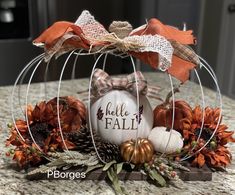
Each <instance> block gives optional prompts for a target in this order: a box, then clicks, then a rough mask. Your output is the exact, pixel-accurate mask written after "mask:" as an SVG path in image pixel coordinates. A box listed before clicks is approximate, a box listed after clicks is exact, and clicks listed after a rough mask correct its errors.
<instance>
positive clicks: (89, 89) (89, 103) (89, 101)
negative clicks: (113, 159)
mask: <svg viewBox="0 0 235 195" xmlns="http://www.w3.org/2000/svg"><path fill="white" fill-rule="evenodd" d="M103 55H104V53H101V54H100V55H99V56H98V58H97V59H96V61H95V63H94V65H93V68H92V71H91V76H90V81H89V88H88V104H87V106H88V119H89V120H88V124H89V129H90V133H91V139H92V143H93V146H94V148H95V152H96V154H97V156H98V158H99V160H100V161H101V162H102V163H106V162H105V161H104V160H103V159H102V158H101V157H100V154H99V152H98V149H97V147H96V144H95V139H94V136H93V129H92V124H91V83H92V78H93V75H94V72H95V68H96V65H97V63H98V62H99V60H100V58H101V57H102V56H103Z"/></svg>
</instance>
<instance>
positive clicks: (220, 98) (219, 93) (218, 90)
mask: <svg viewBox="0 0 235 195" xmlns="http://www.w3.org/2000/svg"><path fill="white" fill-rule="evenodd" d="M201 65H202V67H203V68H205V70H206V71H207V72H208V73H209V74H210V76H211V78H212V79H213V81H214V83H215V85H216V88H217V92H218V95H219V104H220V105H219V108H220V114H219V119H218V122H217V124H216V127H215V130H214V131H213V133H212V135H211V136H210V138H209V139H208V140H207V142H206V143H205V144H204V145H203V146H202V147H201V148H200V149H198V150H197V151H196V152H195V153H194V154H191V155H189V156H187V157H185V158H183V159H181V161H183V160H186V159H189V158H191V157H192V156H194V155H196V154H197V153H199V152H200V151H201V150H203V149H204V148H205V147H206V146H207V145H208V144H209V143H210V141H211V139H212V138H213V137H214V135H215V133H216V131H217V130H218V127H219V124H220V122H221V119H222V107H223V106H222V97H221V92H220V88H219V85H218V82H217V79H216V77H214V75H213V73H212V72H211V71H210V69H209V68H207V66H206V65H205V64H204V63H201Z"/></svg>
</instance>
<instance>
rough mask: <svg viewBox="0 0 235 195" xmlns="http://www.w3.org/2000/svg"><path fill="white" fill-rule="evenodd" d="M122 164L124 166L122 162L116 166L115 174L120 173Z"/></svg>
mask: <svg viewBox="0 0 235 195" xmlns="http://www.w3.org/2000/svg"><path fill="white" fill-rule="evenodd" d="M123 164H124V163H123V162H121V163H118V164H117V174H119V173H120V172H121V171H122V166H123Z"/></svg>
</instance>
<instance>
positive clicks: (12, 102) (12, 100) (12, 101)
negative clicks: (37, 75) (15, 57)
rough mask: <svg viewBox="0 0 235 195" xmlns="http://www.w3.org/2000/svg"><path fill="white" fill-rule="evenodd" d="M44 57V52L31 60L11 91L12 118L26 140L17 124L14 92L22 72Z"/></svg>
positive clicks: (19, 76)
mask: <svg viewBox="0 0 235 195" xmlns="http://www.w3.org/2000/svg"><path fill="white" fill-rule="evenodd" d="M43 57H44V53H43V54H40V55H39V56H37V57H36V58H34V59H33V60H31V61H30V62H29V63H28V64H27V65H26V66H25V67H24V68H23V70H22V71H21V72H20V74H19V75H18V77H17V78H16V80H15V83H14V85H13V89H12V93H11V118H12V121H13V124H14V126H15V128H16V131H17V133H18V135H19V136H20V138H21V139H22V141H25V139H24V138H23V136H22V135H21V133H20V131H19V129H18V127H17V125H16V120H15V115H14V94H15V88H16V85H17V83H18V81H19V80H20V78H21V76H22V74H23V73H24V72H25V71H26V70H27V68H29V67H30V66H33V65H34V63H36V62H37V61H39V60H41V59H43Z"/></svg>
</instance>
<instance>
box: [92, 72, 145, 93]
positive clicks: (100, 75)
mask: <svg viewBox="0 0 235 195" xmlns="http://www.w3.org/2000/svg"><path fill="white" fill-rule="evenodd" d="M135 74H136V77H137V84H138V94H141V95H146V94H147V91H148V87H147V81H146V80H145V78H144V76H143V74H142V73H141V72H139V71H137V72H135V73H132V74H129V75H127V76H125V77H110V76H109V75H108V73H106V72H105V71H103V70H101V69H96V70H95V72H94V75H93V78H92V84H91V85H92V88H91V93H92V95H93V96H95V97H101V96H103V95H105V94H106V93H107V92H109V91H111V90H113V89H121V90H123V89H124V90H127V91H129V92H130V93H131V94H133V95H135V96H136V94H137V89H136V80H135Z"/></svg>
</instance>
